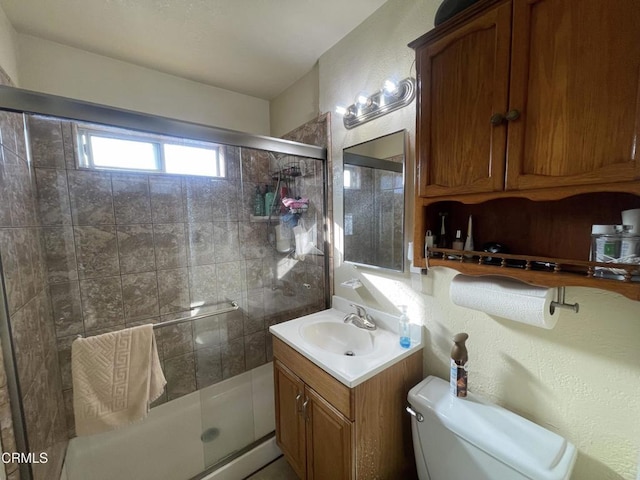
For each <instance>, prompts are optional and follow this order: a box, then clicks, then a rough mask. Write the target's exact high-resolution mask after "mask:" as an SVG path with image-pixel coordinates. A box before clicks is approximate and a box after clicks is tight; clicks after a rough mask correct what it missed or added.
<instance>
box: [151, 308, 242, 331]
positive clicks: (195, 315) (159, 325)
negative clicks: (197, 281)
mask: <svg viewBox="0 0 640 480" xmlns="http://www.w3.org/2000/svg"><path fill="white" fill-rule="evenodd" d="M209 306H210V305H203V306H202V307H196V308H193V309H191V312H192V315H191V316H189V317H181V318H176V319H175V320H167V321H166V322H161V323H156V324H154V325H153V329H154V330H155V329H157V328H162V327H168V326H170V325H178V324H180V323H186V322H192V321H194V320H198V319H199V318H205V317H210V316H212V315H221V314H223V313H228V312H233V311H234V310H237V309H238V308H239V305H238V302H236V301H232V302H230V306H229V307H226V308H220V309H217V310H208V311H206V312H202V313H199V311H200V309H206V307H209Z"/></svg>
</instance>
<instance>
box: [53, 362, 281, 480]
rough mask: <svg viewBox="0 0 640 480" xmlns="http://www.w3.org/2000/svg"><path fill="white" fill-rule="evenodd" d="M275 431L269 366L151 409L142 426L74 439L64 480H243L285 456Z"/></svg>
mask: <svg viewBox="0 0 640 480" xmlns="http://www.w3.org/2000/svg"><path fill="white" fill-rule="evenodd" d="M274 430H275V405H274V395H273V366H272V364H271V363H268V364H266V365H262V366H261V367H258V368H255V369H253V370H251V371H249V372H245V373H243V374H241V375H237V376H235V377H233V378H230V379H228V380H224V381H222V382H220V383H217V384H215V385H211V386H210V387H207V388H204V389H202V390H199V391H197V392H194V393H191V394H189V395H185V396H184V397H180V398H178V399H176V400H173V401H171V402H168V403H165V404H163V405H160V406H158V407H156V408H153V409H152V410H151V412H150V413H149V416H148V417H147V418H146V419H145V420H144V421H142V422H140V423H136V424H134V425H130V426H127V427H123V428H120V429H118V430H114V431H111V432H106V433H102V434H98V435H92V436H88V437H79V438H78V437H77V438H74V439H72V440H71V441H70V442H69V447H68V449H67V455H66V458H65V465H64V468H63V471H62V476H61V480H86V479H88V478H91V479H92V480H113V479H115V478H117V479H119V480H189V479H191V478H193V477H197V478H199V479H202V480H232V479H233V480H235V479H238V478H244V477H246V476H248V475H250V474H251V473H252V472H254V471H256V470H258V469H259V468H261V467H263V466H264V465H266V464H268V463H269V462H271V461H272V460H274V459H276V458H277V457H278V456H280V455H281V452H280V450H279V449H278V447H277V446H276V445H275V439H274V438H273V436H272V432H273V431H274ZM260 440H263V441H260ZM252 444H254V445H253V447H254V448H252V449H250V450H249V451H247V452H245V453H243V454H242V455H240V456H238V457H237V458H234V459H233V460H232V461H229V462H226V463H225V461H226V459H228V458H229V457H230V455H232V454H234V452H238V451H241V450H242V449H245V447H247V446H248V445H252ZM222 463H225V464H224V465H223V466H221V467H220V468H217V469H215V470H213V471H212V472H207V473H206V474H205V475H201V474H202V472H204V471H206V470H207V469H209V468H211V466H213V465H216V464H218V465H220V464H222Z"/></svg>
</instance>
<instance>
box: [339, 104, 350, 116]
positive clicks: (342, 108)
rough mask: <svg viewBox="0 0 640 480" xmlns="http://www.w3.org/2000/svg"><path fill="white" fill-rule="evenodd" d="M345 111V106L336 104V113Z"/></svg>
mask: <svg viewBox="0 0 640 480" xmlns="http://www.w3.org/2000/svg"><path fill="white" fill-rule="evenodd" d="M347 111H348V110H347V107H343V106H342V105H338V106H337V107H336V113H337V114H338V115H345V114H346V113H347Z"/></svg>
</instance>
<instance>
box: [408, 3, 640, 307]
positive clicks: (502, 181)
mask: <svg viewBox="0 0 640 480" xmlns="http://www.w3.org/2000/svg"><path fill="white" fill-rule="evenodd" d="M638 25H640V8H638V5H637V2H636V1H635V0H620V1H618V2H609V1H606V0H584V1H581V2H578V3H576V2H573V1H571V0H481V1H479V2H477V3H476V4H474V5H473V6H471V7H469V8H468V9H466V10H464V11H463V12H461V13H460V14H458V15H456V16H455V17H453V18H451V19H449V20H448V21H446V22H444V23H443V24H441V25H439V26H438V27H436V28H435V29H433V30H432V31H430V32H428V33H426V34H425V35H423V36H422V37H420V38H418V39H416V40H415V41H413V42H412V43H411V44H410V45H409V46H410V47H412V48H414V49H415V51H416V66H417V76H418V87H417V126H416V142H417V143H416V155H417V158H416V201H415V206H416V208H415V232H414V265H416V266H422V267H425V266H426V265H427V262H426V259H425V255H424V236H425V232H426V230H427V229H430V230H432V232H433V233H435V234H437V233H438V232H439V222H438V220H439V218H438V212H448V213H449V214H450V215H449V217H448V218H449V219H452V218H454V217H457V218H458V222H459V223H457V224H451V225H449V231H448V233H449V235H451V234H452V233H453V232H455V230H456V229H458V228H461V229H463V232H465V233H466V219H464V217H468V215H469V214H470V213H473V214H474V218H477V219H478V220H481V219H482V221H483V222H485V225H484V226H482V225H481V224H480V223H479V222H478V223H476V225H477V226H478V228H479V229H483V228H484V230H485V232H487V233H490V234H491V236H492V238H485V239H484V241H502V242H504V243H506V241H507V239H508V240H510V241H511V242H512V244H511V245H510V246H511V247H515V248H517V251H515V250H514V248H512V250H511V252H512V253H517V254H520V255H537V256H541V257H553V258H559V259H562V260H565V259H569V260H580V261H582V260H584V261H586V260H588V246H589V238H590V227H591V224H605V223H614V224H618V223H620V217H619V214H620V211H621V210H624V209H628V208H638V207H639V206H640V159H639V158H638V155H639V154H640V151H639V150H640V149H638V140H639V139H640V30H638ZM599 194H603V195H604V197H603V196H599ZM525 199H526V201H525ZM527 201H528V202H539V203H540V204H539V205H537V206H535V205H534V206H532V205H530V204H527ZM523 202H524V203H523ZM601 202H604V203H601ZM543 203H544V207H543V205H542V204H543ZM576 203H578V204H579V206H580V208H581V210H577V209H576ZM605 205H606V206H609V207H610V210H609V211H605V208H604V206H605ZM496 207H498V210H496ZM447 208H453V210H449V211H448V210H447ZM490 208H491V209H493V210H491V211H490ZM523 208H524V209H523ZM544 208H546V209H547V210H544ZM527 212H528V213H531V214H532V217H531V221H528V219H526V218H525V219H523V220H519V219H518V218H519V217H518V216H519V215H520V216H521V217H522V216H523V215H524V214H525V213H527ZM547 212H548V213H547ZM576 214H577V217H578V220H576V219H575V218H573V217H570V216H569V215H574V216H575V215H576ZM481 217H483V218H481ZM505 218H511V219H514V218H515V219H518V220H517V221H516V222H513V221H512V222H511V223H510V222H509V221H504V219H505ZM510 229H511V230H510ZM516 229H517V230H516ZM476 233H478V231H476V232H474V237H476V238H475V239H476V246H479V245H481V244H482V241H480V238H478V236H476V235H475V234H476ZM527 241H529V242H530V243H529V245H526V242H527ZM544 246H547V247H548V248H546V249H545V247H544ZM433 265H440V262H438V261H435V262H433ZM448 266H452V267H453V268H457V267H456V266H455V265H453V264H448ZM476 267H477V266H476ZM476 267H473V268H472V269H471V271H472V272H473V273H474V274H482V273H485V274H504V275H507V276H514V277H517V278H520V279H521V280H524V281H529V282H530V283H535V284H538V285H540V284H542V285H544V284H545V280H544V279H545V276H544V275H540V274H535V275H529V276H528V274H526V273H524V274H523V273H522V272H520V273H518V274H517V275H515V274H513V275H511V274H510V272H508V271H501V272H500V273H497V272H495V271H492V270H489V269H488V268H487V269H485V268H483V266H482V265H481V266H480V267H481V268H476ZM592 267H593V266H585V269H586V270H585V271H588V272H592ZM459 270H461V271H463V270H464V271H469V268H467V267H464V266H460V268H459ZM546 278H550V277H546ZM569 279H570V280H571V277H569ZM592 280H593V279H591V278H590V279H589V280H588V281H586V282H585V281H582V280H580V281H578V282H572V281H569V282H568V283H566V284H569V285H576V284H577V285H589V286H595V287H600V288H605V289H611V290H618V291H620V290H619V289H618V287H616V283H615V282H613V283H612V282H602V283H598V282H592ZM628 280H629V279H627V281H628ZM559 283H560V282H559V280H558V278H555V279H553V280H549V281H548V282H547V284H548V285H549V286H556V285H558V284H559ZM635 283H636V284H637V285H640V282H635ZM624 291H625V292H627V293H625V294H626V295H627V296H629V297H630V298H640V287H635V288H634V287H629V285H626V286H625V287H624Z"/></svg>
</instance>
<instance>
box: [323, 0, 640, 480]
mask: <svg viewBox="0 0 640 480" xmlns="http://www.w3.org/2000/svg"><path fill="white" fill-rule="evenodd" d="M439 3H440V2H438V1H436V0H419V1H411V2H406V1H404V0H389V1H388V2H387V3H386V4H385V5H384V6H383V7H381V8H380V9H379V10H378V11H377V12H376V13H375V14H374V15H372V16H371V17H369V18H368V19H367V20H366V21H365V22H364V23H363V24H362V25H360V26H359V27H358V28H356V29H355V30H354V31H353V32H351V33H350V34H349V35H347V36H346V37H345V38H344V39H343V40H342V41H340V42H339V43H338V44H336V45H335V46H334V47H333V48H332V49H331V50H329V51H328V52H327V53H326V54H324V55H323V56H322V57H321V58H320V111H325V112H332V111H333V110H334V108H335V106H336V105H348V104H350V103H352V102H353V99H354V97H355V95H356V94H357V93H358V91H360V90H364V91H368V92H372V91H374V90H376V89H378V88H380V86H381V85H382V82H383V81H384V79H385V77H387V76H390V75H396V76H398V77H399V78H404V77H406V76H408V75H409V73H410V72H411V75H412V76H415V71H414V70H413V69H412V62H413V58H414V55H413V51H412V50H411V49H409V48H408V47H407V46H406V45H407V43H408V42H410V41H411V40H413V39H415V38H417V37H418V36H420V35H422V34H423V33H425V32H426V31H428V30H430V29H431V28H432V26H433V17H434V13H435V10H436V8H437V7H438V4H439ZM399 129H407V131H408V132H409V135H410V139H409V144H410V145H411V152H410V153H409V161H408V171H409V172H411V171H412V168H413V158H414V156H415V155H414V152H413V145H414V143H415V134H414V132H415V108H414V106H413V105H411V106H408V107H406V108H403V109H401V110H399V111H396V112H393V113H391V114H389V115H387V116H385V117H383V118H380V119H377V120H374V121H372V122H369V123H367V124H365V125H362V126H360V127H358V128H355V129H353V130H351V131H346V130H345V129H344V127H343V126H342V122H341V119H340V118H339V117H336V118H334V119H333V121H332V128H331V138H332V150H331V153H332V156H333V162H334V170H333V173H334V192H335V193H334V205H335V217H334V218H335V223H336V235H335V241H336V245H337V248H336V251H335V255H336V259H335V262H336V269H335V285H336V293H337V294H338V295H341V296H345V297H347V298H349V299H352V300H354V301H359V302H364V303H369V304H371V305H372V306H375V307H378V308H381V309H383V310H387V311H390V312H393V311H394V309H395V306H396V305H399V304H407V305H410V311H409V314H410V316H411V317H412V318H413V319H414V320H416V321H419V322H421V323H423V324H424V327H425V329H424V331H425V337H426V345H427V347H426V348H425V374H436V375H438V376H440V377H443V378H447V376H448V371H447V362H448V357H449V351H450V348H451V337H452V336H453V334H455V333H457V332H460V331H466V332H468V333H469V334H470V339H469V342H468V343H469V352H470V353H469V356H470V363H471V371H470V388H471V389H472V390H474V391H477V392H481V393H483V394H485V395H487V396H489V397H490V398H491V399H493V400H494V401H496V402H498V403H500V404H502V405H504V406H506V407H507V408H509V409H511V410H513V411H515V412H517V413H519V414H521V415H524V416H525V417H527V418H529V419H531V420H533V421H534V422H536V423H538V424H540V425H542V426H544V427H547V428H549V429H551V430H553V431H556V432H558V433H559V434H560V435H563V436H565V437H567V438H568V439H569V440H570V441H572V442H574V443H575V444H576V446H577V447H578V449H579V457H578V461H577V464H576V468H575V470H574V475H573V478H574V479H576V480H578V479H579V480H602V479H621V478H624V479H628V480H631V479H635V478H636V468H637V467H636V462H637V459H638V451H639V450H640V434H639V432H638V422H637V419H638V418H640V349H638V339H639V338H640V321H639V319H640V303H639V302H633V301H631V300H627V299H625V298H623V297H621V296H619V295H616V294H613V293H608V292H604V291H601V290H597V289H585V288H568V289H567V297H568V300H569V301H571V302H574V301H578V302H579V303H580V313H579V314H572V313H570V312H565V311H562V312H561V313H560V319H559V321H558V325H557V326H556V328H555V329H554V330H551V331H546V330H541V329H536V328H534V327H529V326H525V325H519V324H516V323H514V322H508V321H506V320H500V319H494V318H491V317H489V316H487V315H484V314H481V313H479V312H475V311H472V310H467V309H463V308H460V307H456V306H454V305H453V304H452V303H451V302H450V301H449V296H448V289H449V283H450V281H451V279H452V277H453V275H454V272H453V271H452V270H448V269H440V270H433V271H431V272H429V275H428V276H426V277H425V276H423V277H419V276H417V275H413V276H411V275H409V274H408V273H407V274H404V275H393V274H382V273H380V272H376V271H368V270H364V269H353V268H352V267H350V266H347V265H341V263H340V260H341V251H340V242H341V227H342V225H341V220H340V219H341V218H342V210H341V209H342V195H341V182H342V174H341V173H342V172H341V171H342V149H343V148H345V147H348V146H351V145H355V144H358V143H360V142H362V141H365V140H369V139H371V138H374V137H377V136H380V135H384V134H388V133H391V132H394V131H397V130H399ZM410 178H411V176H410V175H409V179H410ZM412 195H413V187H412V185H408V189H407V199H408V207H409V208H408V211H407V217H408V227H409V228H408V229H407V231H408V232H411V231H412V229H411V219H412V215H413V212H412V208H413V206H412V200H411V199H412ZM410 237H411V234H410V233H409V234H408V238H407V241H409V240H410ZM353 277H358V278H360V279H361V280H362V282H363V283H364V284H365V288H363V289H358V290H357V291H354V290H350V289H346V288H344V287H341V286H340V283H341V282H343V281H345V280H348V279H350V278H353Z"/></svg>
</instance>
